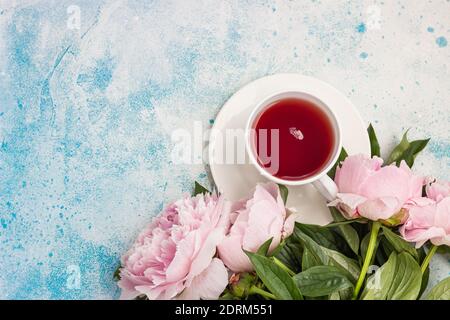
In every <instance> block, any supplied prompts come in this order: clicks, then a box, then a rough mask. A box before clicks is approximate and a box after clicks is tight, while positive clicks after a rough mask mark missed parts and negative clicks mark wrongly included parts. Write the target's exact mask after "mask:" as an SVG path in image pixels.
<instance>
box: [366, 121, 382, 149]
mask: <svg viewBox="0 0 450 320" xmlns="http://www.w3.org/2000/svg"><path fill="white" fill-rule="evenodd" d="M367 133H368V134H369V140H370V153H371V155H372V157H373V156H377V157H379V156H380V144H379V143H378V139H377V135H376V134H375V130H374V129H373V127H372V124H370V125H369V127H368V128H367Z"/></svg>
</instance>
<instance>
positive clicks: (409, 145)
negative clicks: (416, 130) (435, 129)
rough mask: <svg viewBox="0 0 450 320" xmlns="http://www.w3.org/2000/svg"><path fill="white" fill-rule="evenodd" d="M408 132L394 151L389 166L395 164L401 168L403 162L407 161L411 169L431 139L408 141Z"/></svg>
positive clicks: (389, 159)
mask: <svg viewBox="0 0 450 320" xmlns="http://www.w3.org/2000/svg"><path fill="white" fill-rule="evenodd" d="M407 135H408V131H406V132H405V133H404V134H403V137H402V140H401V141H400V143H399V144H398V145H397V146H396V147H395V148H394V150H392V152H391V154H390V156H389V158H388V161H387V164H391V163H394V162H395V164H396V165H397V166H399V165H400V163H401V161H402V160H405V162H406V164H407V165H408V166H409V167H410V168H411V167H412V166H413V164H414V160H415V159H416V156H417V155H418V154H419V152H421V151H422V150H423V149H424V148H425V147H426V145H427V144H428V142H429V141H430V139H424V140H415V141H411V142H410V141H408V137H407Z"/></svg>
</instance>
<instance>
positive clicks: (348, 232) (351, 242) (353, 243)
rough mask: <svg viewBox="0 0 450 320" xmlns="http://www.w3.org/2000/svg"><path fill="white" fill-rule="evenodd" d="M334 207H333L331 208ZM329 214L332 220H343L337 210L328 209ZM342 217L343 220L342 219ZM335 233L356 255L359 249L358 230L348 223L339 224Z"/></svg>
mask: <svg viewBox="0 0 450 320" xmlns="http://www.w3.org/2000/svg"><path fill="white" fill-rule="evenodd" d="M333 209H334V208H333ZM330 212H331V215H332V216H333V218H334V221H338V222H343V220H345V218H344V217H342V215H341V214H340V213H338V212H337V210H330ZM342 219H343V220H342ZM336 229H337V233H338V234H339V235H340V236H341V237H342V238H344V240H345V241H346V242H347V244H348V246H349V247H350V249H352V251H353V252H354V253H355V254H356V255H358V250H359V236H358V232H356V230H355V229H354V228H353V227H352V226H351V225H349V224H341V225H338V226H337V227H336Z"/></svg>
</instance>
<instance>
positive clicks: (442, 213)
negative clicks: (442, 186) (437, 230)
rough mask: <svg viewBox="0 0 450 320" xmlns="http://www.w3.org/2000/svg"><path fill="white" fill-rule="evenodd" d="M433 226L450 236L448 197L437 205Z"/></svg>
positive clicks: (449, 201)
mask: <svg viewBox="0 0 450 320" xmlns="http://www.w3.org/2000/svg"><path fill="white" fill-rule="evenodd" d="M434 225H435V226H438V227H441V228H443V229H444V230H445V231H446V233H447V234H449V235H450V197H447V198H444V199H442V200H441V201H439V202H438V203H437V205H436V216H435V219H434Z"/></svg>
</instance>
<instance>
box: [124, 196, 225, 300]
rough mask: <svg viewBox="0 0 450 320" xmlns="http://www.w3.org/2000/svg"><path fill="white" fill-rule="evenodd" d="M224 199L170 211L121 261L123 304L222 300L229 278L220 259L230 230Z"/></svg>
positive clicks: (192, 201)
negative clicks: (219, 247)
mask: <svg viewBox="0 0 450 320" xmlns="http://www.w3.org/2000/svg"><path fill="white" fill-rule="evenodd" d="M229 213H230V205H229V203H228V202H226V201H225V200H224V199H223V198H222V197H216V196H210V195H197V196H196V197H193V198H190V197H185V198H184V199H181V200H178V201H177V202H175V203H173V204H171V205H170V206H168V207H167V208H166V209H165V210H164V211H163V212H162V213H161V214H160V215H159V216H158V217H156V218H155V219H154V220H153V222H152V223H151V224H150V225H149V226H148V227H147V228H146V229H145V230H144V231H142V232H141V234H140V235H139V236H138V238H137V240H136V242H135V243H134V245H133V247H132V248H131V249H130V250H129V251H128V252H127V253H126V254H125V256H123V257H122V269H121V270H120V278H121V279H120V281H119V282H118V285H119V287H120V288H121V289H122V295H121V299H133V298H135V297H137V296H139V295H142V294H144V295H146V296H147V297H148V298H149V299H152V300H153V299H173V298H177V299H217V298H218V297H219V295H220V294H221V293H222V292H223V290H224V289H225V287H226V286H227V284H228V272H227V270H226V268H225V266H224V265H223V263H222V261H220V260H219V259H217V258H215V257H214V256H215V254H216V246H217V245H218V244H219V243H220V241H221V240H222V239H223V237H224V235H225V233H226V232H227V229H228V227H229Z"/></svg>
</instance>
